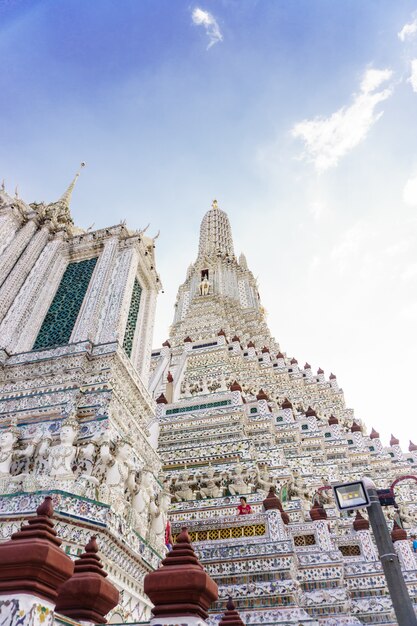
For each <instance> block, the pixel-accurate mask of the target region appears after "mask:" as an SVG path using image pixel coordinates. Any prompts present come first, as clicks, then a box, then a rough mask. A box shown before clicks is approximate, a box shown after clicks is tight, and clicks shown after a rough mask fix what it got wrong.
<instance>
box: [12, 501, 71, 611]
mask: <svg viewBox="0 0 417 626" xmlns="http://www.w3.org/2000/svg"><path fill="white" fill-rule="evenodd" d="M36 512H37V515H36V516H35V517H32V518H30V519H29V520H28V523H27V524H24V525H23V526H22V528H21V529H20V530H19V531H18V532H16V533H14V534H13V535H12V537H11V539H10V540H9V541H5V542H4V543H1V544H0V594H3V595H8V596H10V597H12V596H14V595H16V594H19V593H24V594H29V595H33V596H36V597H39V598H43V599H46V600H49V601H50V602H53V603H54V604H55V601H56V598H57V595H58V589H59V588H60V587H61V585H62V584H63V583H65V581H66V580H67V579H68V578H70V576H71V575H72V573H73V571H74V564H73V562H72V561H71V559H70V558H69V556H67V555H66V554H65V552H64V551H63V550H61V548H60V547H59V546H60V545H61V540H60V539H59V538H58V537H57V534H56V531H55V530H54V525H53V523H52V521H51V517H52V515H53V508H52V499H51V497H50V496H46V498H45V500H44V501H43V502H42V504H41V505H40V506H39V507H38V508H37V511H36Z"/></svg>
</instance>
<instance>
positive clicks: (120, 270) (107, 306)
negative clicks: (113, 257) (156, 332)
mask: <svg viewBox="0 0 417 626" xmlns="http://www.w3.org/2000/svg"><path fill="white" fill-rule="evenodd" d="M137 265H138V260H137V253H136V252H135V250H134V249H133V248H126V249H124V250H121V251H120V252H119V254H118V257H117V264H116V266H115V268H114V270H113V274H112V277H111V282H110V287H109V291H108V296H107V300H106V302H105V303H104V307H103V309H104V310H103V317H102V319H101V323H100V327H99V331H98V333H97V339H96V343H109V342H112V341H119V342H120V344H122V343H123V335H124V331H125V328H126V322H127V316H128V314H129V305H130V297H131V293H132V288H133V282H134V280H135V274H136V268H137Z"/></svg>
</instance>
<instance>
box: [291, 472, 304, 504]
mask: <svg viewBox="0 0 417 626" xmlns="http://www.w3.org/2000/svg"><path fill="white" fill-rule="evenodd" d="M286 491H287V498H288V499H289V500H292V499H293V498H300V499H301V500H306V499H307V500H308V499H309V494H308V492H307V491H306V490H304V489H303V485H302V481H301V479H300V478H299V476H298V474H296V472H295V471H294V476H291V478H290V479H289V480H288V482H287V488H286Z"/></svg>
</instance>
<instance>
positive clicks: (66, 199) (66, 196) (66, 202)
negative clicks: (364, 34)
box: [57, 161, 85, 209]
mask: <svg viewBox="0 0 417 626" xmlns="http://www.w3.org/2000/svg"><path fill="white" fill-rule="evenodd" d="M83 167H85V161H82V162H81V164H80V169H79V170H78V172H77V173H76V174H75V176H74V178H73V180H72V181H71V183H70V184H69V186H68V189H67V190H66V191H65V192H64V193H63V194H62V196H61V197H60V199H59V200H58V202H57V204H62V205H63V206H64V207H65V208H66V209H69V206H70V201H71V196H72V192H73V191H74V187H75V183H76V182H77V180H78V178H79V176H80V173H81V169H82V168H83Z"/></svg>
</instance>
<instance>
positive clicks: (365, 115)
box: [292, 69, 392, 172]
mask: <svg viewBox="0 0 417 626" xmlns="http://www.w3.org/2000/svg"><path fill="white" fill-rule="evenodd" d="M391 76H392V71H391V70H389V69H384V70H375V69H370V70H367V71H366V72H365V74H364V76H363V79H362V81H361V87H360V92H359V93H358V94H355V95H354V97H353V102H352V104H351V105H350V106H344V107H342V108H341V109H338V110H337V111H336V112H335V113H333V114H332V115H330V116H329V117H323V116H318V117H315V118H314V119H311V120H303V121H301V122H298V123H297V124H295V126H294V127H293V129H292V135H293V137H295V138H298V139H301V140H303V142H304V147H305V152H304V154H303V155H302V156H303V158H305V159H307V160H308V161H312V162H313V163H314V165H315V167H316V169H317V170H318V171H320V172H322V171H324V170H326V169H328V168H330V167H334V166H335V165H337V164H338V162H339V160H340V159H341V158H342V157H343V156H344V155H345V154H347V153H348V152H350V151H351V150H353V148H355V147H356V146H357V145H358V144H359V143H361V141H363V140H364V139H365V137H366V135H367V134H368V132H369V130H370V129H371V128H372V126H373V125H374V124H375V122H377V121H378V120H379V118H380V117H381V115H382V111H381V112H379V113H376V112H375V108H376V106H377V105H378V104H379V103H380V102H383V101H384V100H386V99H387V98H389V96H390V95H391V93H392V89H391V88H386V89H381V90H378V88H379V87H381V85H382V84H383V83H385V82H386V81H387V80H389V79H390V78H391Z"/></svg>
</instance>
